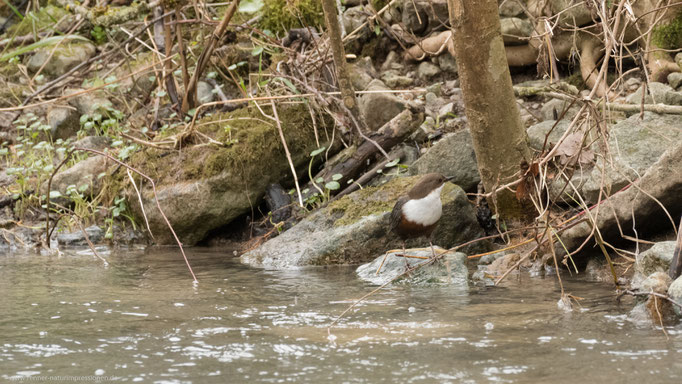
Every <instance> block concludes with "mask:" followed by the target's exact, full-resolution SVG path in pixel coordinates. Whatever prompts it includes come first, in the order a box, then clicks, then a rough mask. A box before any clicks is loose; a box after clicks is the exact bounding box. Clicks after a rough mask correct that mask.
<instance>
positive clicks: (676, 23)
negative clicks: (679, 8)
mask: <svg viewBox="0 0 682 384" xmlns="http://www.w3.org/2000/svg"><path fill="white" fill-rule="evenodd" d="M652 41H653V43H654V44H656V46H657V47H659V48H663V49H678V48H680V47H682V13H680V14H678V15H677V17H675V18H674V19H672V20H670V21H669V22H668V23H666V24H663V25H659V26H658V27H656V28H654V31H653V36H652Z"/></svg>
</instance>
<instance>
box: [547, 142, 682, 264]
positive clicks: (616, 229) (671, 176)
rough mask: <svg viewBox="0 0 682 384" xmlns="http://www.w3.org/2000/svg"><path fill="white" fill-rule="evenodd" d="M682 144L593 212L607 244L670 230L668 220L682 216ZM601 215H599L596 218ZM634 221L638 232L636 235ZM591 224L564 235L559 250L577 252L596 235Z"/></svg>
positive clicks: (586, 223)
mask: <svg viewBox="0 0 682 384" xmlns="http://www.w3.org/2000/svg"><path fill="white" fill-rule="evenodd" d="M680 196H682V143H678V144H677V145H675V146H673V147H671V148H670V149H669V150H668V151H666V152H665V153H664V154H663V156H661V158H660V159H659V160H658V161H657V162H656V163H655V164H654V165H652V166H651V167H650V168H649V169H648V170H647V172H646V173H645V174H644V175H643V176H642V177H641V178H640V179H639V180H637V181H636V182H635V185H633V186H631V187H630V188H628V189H626V190H624V191H621V192H618V193H616V194H614V195H613V196H611V197H610V198H609V199H607V200H605V201H603V202H602V203H601V205H600V209H599V210H593V216H595V217H594V219H595V225H596V226H597V227H598V228H599V230H600V232H601V235H602V237H603V238H604V241H614V240H616V239H622V236H621V232H620V231H621V230H622V231H623V233H624V234H625V235H628V236H632V237H636V236H645V235H647V234H651V233H652V232H655V231H657V230H661V229H669V228H671V227H672V225H673V223H671V222H670V221H669V219H668V218H667V217H668V216H667V214H666V212H665V211H664V210H663V207H665V209H666V211H667V213H668V214H670V215H671V216H672V217H680V216H679V215H680V214H681V213H682V204H680ZM597 213H598V215H597ZM633 220H634V222H635V223H636V224H637V225H636V227H637V231H638V233H633V231H632V230H631V228H632V227H633ZM592 228H593V227H592V224H591V223H589V222H582V223H580V224H577V225H575V226H573V227H571V228H569V229H567V230H566V231H564V232H563V233H562V234H561V236H560V237H561V245H557V247H556V249H557V251H558V252H560V253H562V254H563V253H564V247H565V248H566V249H568V250H574V249H575V248H576V247H578V246H579V245H580V244H581V243H582V242H583V241H584V239H585V238H586V237H588V236H590V234H592V233H593V229H592Z"/></svg>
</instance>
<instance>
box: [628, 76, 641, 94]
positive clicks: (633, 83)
mask: <svg viewBox="0 0 682 384" xmlns="http://www.w3.org/2000/svg"><path fill="white" fill-rule="evenodd" d="M640 85H642V80H640V79H639V78H637V77H631V78H629V79H627V80H625V84H623V86H624V87H625V89H626V90H628V91H636V90H637V88H639V87H640ZM640 96H641V94H640Z"/></svg>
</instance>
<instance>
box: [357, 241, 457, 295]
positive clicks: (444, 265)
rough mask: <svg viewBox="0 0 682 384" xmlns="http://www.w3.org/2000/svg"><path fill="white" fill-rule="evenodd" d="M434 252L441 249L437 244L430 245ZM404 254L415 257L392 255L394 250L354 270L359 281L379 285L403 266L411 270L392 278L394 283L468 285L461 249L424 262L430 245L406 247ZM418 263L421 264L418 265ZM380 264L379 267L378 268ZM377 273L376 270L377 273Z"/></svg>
mask: <svg viewBox="0 0 682 384" xmlns="http://www.w3.org/2000/svg"><path fill="white" fill-rule="evenodd" d="M434 251H435V252H436V254H440V253H442V252H444V251H445V250H444V249H443V248H440V247H434ZM406 254H407V255H409V256H416V258H415V257H401V256H396V254H395V253H390V254H387V255H381V256H379V257H377V258H376V259H374V260H373V261H371V262H369V263H367V264H363V265H361V266H359V267H358V269H356V270H355V272H356V273H357V274H358V277H360V278H361V279H362V280H365V281H368V282H370V283H372V284H376V285H383V284H386V283H388V282H390V281H392V280H393V279H395V278H396V277H398V276H400V275H402V274H403V273H404V272H405V271H406V267H407V266H408V265H409V266H410V268H415V270H413V271H410V272H409V273H407V274H405V276H402V277H400V278H398V279H396V280H395V281H393V283H394V284H410V285H422V286H423V285H453V286H456V287H460V288H468V286H469V285H468V282H467V276H468V273H469V272H468V270H467V266H466V263H467V257H466V255H465V254H464V253H461V252H452V253H448V254H446V255H443V258H442V259H440V260H438V261H436V262H433V263H428V264H426V262H427V261H428V260H427V259H423V258H424V257H426V258H428V257H431V256H432V253H431V248H430V247H429V248H426V249H408V250H406ZM420 264H425V265H424V266H421V267H418V265H420ZM380 266H381V269H379V267H380ZM377 272H378V273H377Z"/></svg>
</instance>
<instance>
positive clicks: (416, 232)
mask: <svg viewBox="0 0 682 384" xmlns="http://www.w3.org/2000/svg"><path fill="white" fill-rule="evenodd" d="M451 179H452V177H445V176H443V175H441V174H440V173H429V174H428V175H425V176H424V177H423V178H422V179H421V180H419V182H418V183H417V184H416V185H415V186H414V187H412V189H410V191H409V192H408V193H407V195H405V196H401V197H400V198H399V199H398V201H397V202H396V203H395V206H393V211H392V212H391V230H392V231H393V232H395V233H396V234H397V235H398V236H399V237H400V238H401V239H402V240H403V256H404V253H405V240H407V239H413V238H418V237H427V238H429V245H430V246H431V253H432V255H433V256H434V257H435V252H434V251H433V243H432V242H431V239H430V236H431V233H432V232H433V230H434V229H435V228H436V226H437V225H438V220H440V216H441V214H442V213H443V205H442V203H441V201H440V192H441V191H442V190H443V184H445V182H446V181H448V180H451Z"/></svg>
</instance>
